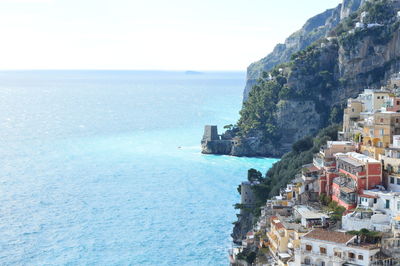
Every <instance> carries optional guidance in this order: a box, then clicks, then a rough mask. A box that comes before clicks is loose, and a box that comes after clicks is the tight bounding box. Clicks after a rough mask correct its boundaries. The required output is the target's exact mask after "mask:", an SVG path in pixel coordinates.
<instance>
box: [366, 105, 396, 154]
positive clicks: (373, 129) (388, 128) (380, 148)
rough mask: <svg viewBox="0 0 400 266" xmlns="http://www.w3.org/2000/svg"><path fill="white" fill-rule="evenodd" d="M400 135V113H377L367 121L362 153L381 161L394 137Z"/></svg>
mask: <svg viewBox="0 0 400 266" xmlns="http://www.w3.org/2000/svg"><path fill="white" fill-rule="evenodd" d="M399 134H400V113H396V112H388V111H384V112H377V113H374V114H373V115H372V116H370V117H368V118H366V119H365V123H364V132H363V141H362V145H361V149H360V151H361V153H363V154H365V155H367V156H371V157H373V158H375V159H379V155H382V154H384V149H385V148H389V145H390V144H391V143H392V142H393V136H394V135H399Z"/></svg>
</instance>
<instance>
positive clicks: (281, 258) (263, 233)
mask: <svg viewBox="0 0 400 266" xmlns="http://www.w3.org/2000/svg"><path fill="white" fill-rule="evenodd" d="M398 88H400V76H399V75H397V76H394V77H393V78H392V79H391V81H390V83H389V85H388V87H385V88H382V89H379V90H372V89H366V90H365V91H364V92H363V93H361V94H360V95H359V96H358V97H357V98H356V99H349V100H348V103H347V107H346V108H345V110H344V119H343V129H342V131H340V132H338V139H339V140H338V141H328V142H327V143H326V145H325V146H323V147H322V148H321V149H320V151H319V152H318V153H317V154H315V155H314V157H313V162H312V163H311V164H308V165H304V166H303V167H302V169H301V171H300V173H299V174H298V175H297V176H296V177H295V178H294V179H293V180H292V181H291V182H290V183H289V184H288V185H287V186H286V187H285V188H283V189H281V192H280V195H279V196H276V197H274V198H273V199H271V200H268V202H267V203H266V205H265V206H264V207H263V208H262V210H261V216H260V218H259V219H258V220H257V223H256V224H255V226H254V227H253V230H252V231H251V232H249V233H248V234H247V236H246V239H244V241H243V242H242V245H241V246H237V247H235V248H233V250H232V254H231V258H232V261H236V260H235V256H236V255H237V254H238V253H240V252H241V251H242V250H243V249H246V248H249V247H250V246H252V245H253V246H254V245H256V246H257V247H258V250H259V251H258V252H259V253H260V252H261V253H263V252H264V253H265V256H264V257H265V258H264V260H263V259H261V257H262V256H261V257H260V256H257V261H256V262H257V263H256V264H258V265H284V266H286V265H292V266H295V265H318V266H327V265H332V266H335V265H400V93H399V92H400V90H399V89H398ZM253 185H254V184H252V183H251V182H247V183H243V184H242V192H243V193H242V203H243V204H249V205H251V204H254V195H252V193H251V191H252V190H251V186H253ZM321 198H326V199H329V201H332V202H335V205H336V206H341V207H340V208H341V209H342V210H344V212H342V214H341V215H342V217H341V219H340V218H339V220H338V221H336V222H334V221H333V219H332V215H331V213H329V210H328V208H327V207H326V206H324V205H323V204H321Z"/></svg>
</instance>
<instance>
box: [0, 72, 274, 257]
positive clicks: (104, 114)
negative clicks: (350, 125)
mask: <svg viewBox="0 0 400 266" xmlns="http://www.w3.org/2000/svg"><path fill="white" fill-rule="evenodd" d="M244 80H245V74H244V73H242V72H229V73H225V72H214V73H211V72H207V73H203V74H198V75H187V74H185V73H183V72H149V71H17V72H0V264H1V265H14V264H17V265H227V264H228V260H227V249H228V248H229V247H230V233H231V230H232V222H233V221H234V220H235V210H234V209H233V207H232V205H233V204H234V203H236V202H238V200H239V195H238V194H237V192H236V187H237V185H238V184H239V182H240V181H241V180H243V179H245V178H246V171H247V169H248V168H251V167H253V168H257V169H260V170H262V171H263V172H265V171H266V170H267V169H268V168H269V167H270V166H271V164H272V163H273V162H274V161H276V160H274V159H257V158H234V157H228V156H207V155H201V154H200V145H199V142H200V139H201V137H202V133H203V126H204V125H205V124H217V125H219V126H220V127H221V126H223V125H225V124H230V123H232V122H235V121H236V119H237V117H238V110H239V109H240V105H241V95H242V90H243V87H244ZM178 147H180V148H178Z"/></svg>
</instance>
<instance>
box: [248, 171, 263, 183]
mask: <svg viewBox="0 0 400 266" xmlns="http://www.w3.org/2000/svg"><path fill="white" fill-rule="evenodd" d="M247 180H249V181H250V182H253V181H262V174H261V172H260V171H257V170H256V169H254V168H251V169H249V170H248V171H247Z"/></svg>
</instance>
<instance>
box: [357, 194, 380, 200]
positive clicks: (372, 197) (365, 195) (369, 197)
mask: <svg viewBox="0 0 400 266" xmlns="http://www.w3.org/2000/svg"><path fill="white" fill-rule="evenodd" d="M359 197H361V198H367V199H377V198H378V196H375V195H367V194H360V195H359Z"/></svg>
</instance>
